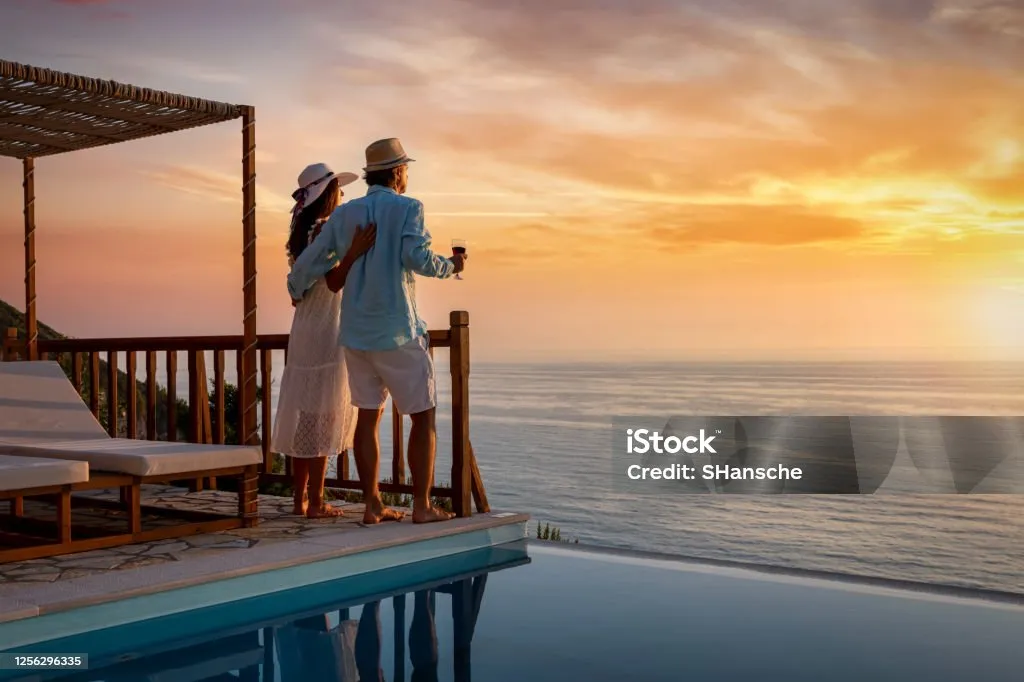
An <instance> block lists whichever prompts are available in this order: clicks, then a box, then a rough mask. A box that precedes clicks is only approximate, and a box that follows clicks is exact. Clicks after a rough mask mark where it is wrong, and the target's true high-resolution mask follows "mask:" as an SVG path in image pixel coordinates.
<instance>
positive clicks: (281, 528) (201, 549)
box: [0, 486, 363, 586]
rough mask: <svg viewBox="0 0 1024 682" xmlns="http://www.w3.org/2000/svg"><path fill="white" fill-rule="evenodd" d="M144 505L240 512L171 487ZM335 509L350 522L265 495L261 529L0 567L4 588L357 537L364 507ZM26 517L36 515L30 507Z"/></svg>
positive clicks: (116, 519)
mask: <svg viewBox="0 0 1024 682" xmlns="http://www.w3.org/2000/svg"><path fill="white" fill-rule="evenodd" d="M95 494H97V495H99V496H102V497H107V498H110V499H116V498H117V491H101V492H99V493H95ZM143 503H144V504H148V505H154V506H161V507H172V508H175V509H187V510H201V511H214V512H224V513H233V512H234V511H235V510H236V509H237V504H238V498H237V496H236V495H234V494H233V493H230V492H223V491H202V492H196V493H190V492H188V491H187V490H185V489H183V488H175V487H170V486H144V491H143ZM334 504H335V506H338V507H340V508H341V509H343V510H344V512H345V515H344V516H342V517H338V518H333V519H307V518H305V517H299V516H293V515H292V513H291V511H292V499H291V498H290V497H278V496H273V495H260V498H259V510H260V523H259V525H258V526H256V527H255V528H241V529H237V530H229V531H223V532H219V533H209V534H205V535H193V536H190V537H185V538H177V539H172V540H158V541H154V542H146V543H141V544H137V545H127V546H124V547H114V548H110V549H99V550H93V551H90V552H80V553H78V554H67V555H64V556H57V557H49V558H46V559H33V560H31V561H20V562H14V563H8V564H0V586H5V585H12V584H14V583H53V582H58V581H63V580H72V579H75V578H80V577H84V576H90V575H95V574H100V573H107V572H109V571H114V570H124V569H132V568H139V567H142V566H149V565H153V564H160V563H165V562H171V561H182V560H185V559H188V558H192V557H198V556H205V555H211V554H220V553H226V552H244V551H246V550H248V549H250V548H253V547H255V546H257V545H267V544H271V543H276V542H282V541H287V540H296V539H301V538H312V537H316V536H318V535H325V534H337V533H345V532H352V531H354V530H356V529H357V528H361V527H362V525H361V524H360V523H359V522H360V521H361V520H362V517H363V505H361V504H340V503H337V502H336V503H334ZM26 512H29V513H30V509H29V508H28V503H26ZM74 513H75V519H76V523H77V522H79V521H81V520H85V518H86V516H89V519H88V523H89V525H96V524H97V523H109V524H111V525H112V526H113V525H115V524H116V525H117V526H119V527H123V524H124V522H125V521H124V517H123V513H122V512H118V511H114V510H95V511H94V510H86V509H81V510H79V509H76V510H75V512H74ZM145 523H146V526H147V527H149V526H150V525H156V524H162V523H179V522H177V521H174V520H170V521H169V520H168V519H166V518H161V517H149V518H145Z"/></svg>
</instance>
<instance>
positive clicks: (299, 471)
mask: <svg viewBox="0 0 1024 682" xmlns="http://www.w3.org/2000/svg"><path fill="white" fill-rule="evenodd" d="M307 485H309V460H308V459H306V458H305V457H292V490H293V492H294V496H295V506H294V507H293V508H292V513H293V514H295V515H296V516H305V514H306V508H307V506H306V486H307Z"/></svg>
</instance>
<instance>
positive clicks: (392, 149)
mask: <svg viewBox="0 0 1024 682" xmlns="http://www.w3.org/2000/svg"><path fill="white" fill-rule="evenodd" d="M415 160H416V159H410V158H409V157H408V156H407V155H406V153H405V150H404V149H402V143H401V142H400V141H399V140H398V138H397V137H389V138H387V139H386V140H377V141H376V142H374V143H373V144H371V145H370V146H369V147H367V148H366V168H364V169H363V170H364V171H366V172H367V173H369V172H371V171H379V170H388V169H389V168H397V167H398V166H404V165H405V164H407V163H409V162H410V161H415Z"/></svg>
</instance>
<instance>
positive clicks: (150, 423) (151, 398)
mask: <svg viewBox="0 0 1024 682" xmlns="http://www.w3.org/2000/svg"><path fill="white" fill-rule="evenodd" d="M146 438H147V439H148V440H156V351H151V350H148V351H146Z"/></svg>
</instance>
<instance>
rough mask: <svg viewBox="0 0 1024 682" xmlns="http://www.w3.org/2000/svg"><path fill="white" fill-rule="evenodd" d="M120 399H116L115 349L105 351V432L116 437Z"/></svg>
mask: <svg viewBox="0 0 1024 682" xmlns="http://www.w3.org/2000/svg"><path fill="white" fill-rule="evenodd" d="M120 412H121V410H120V401H118V399H117V351H112V350H110V351H107V433H109V434H110V437H111V438H117V423H118V418H119V417H120V416H121V415H120Z"/></svg>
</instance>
